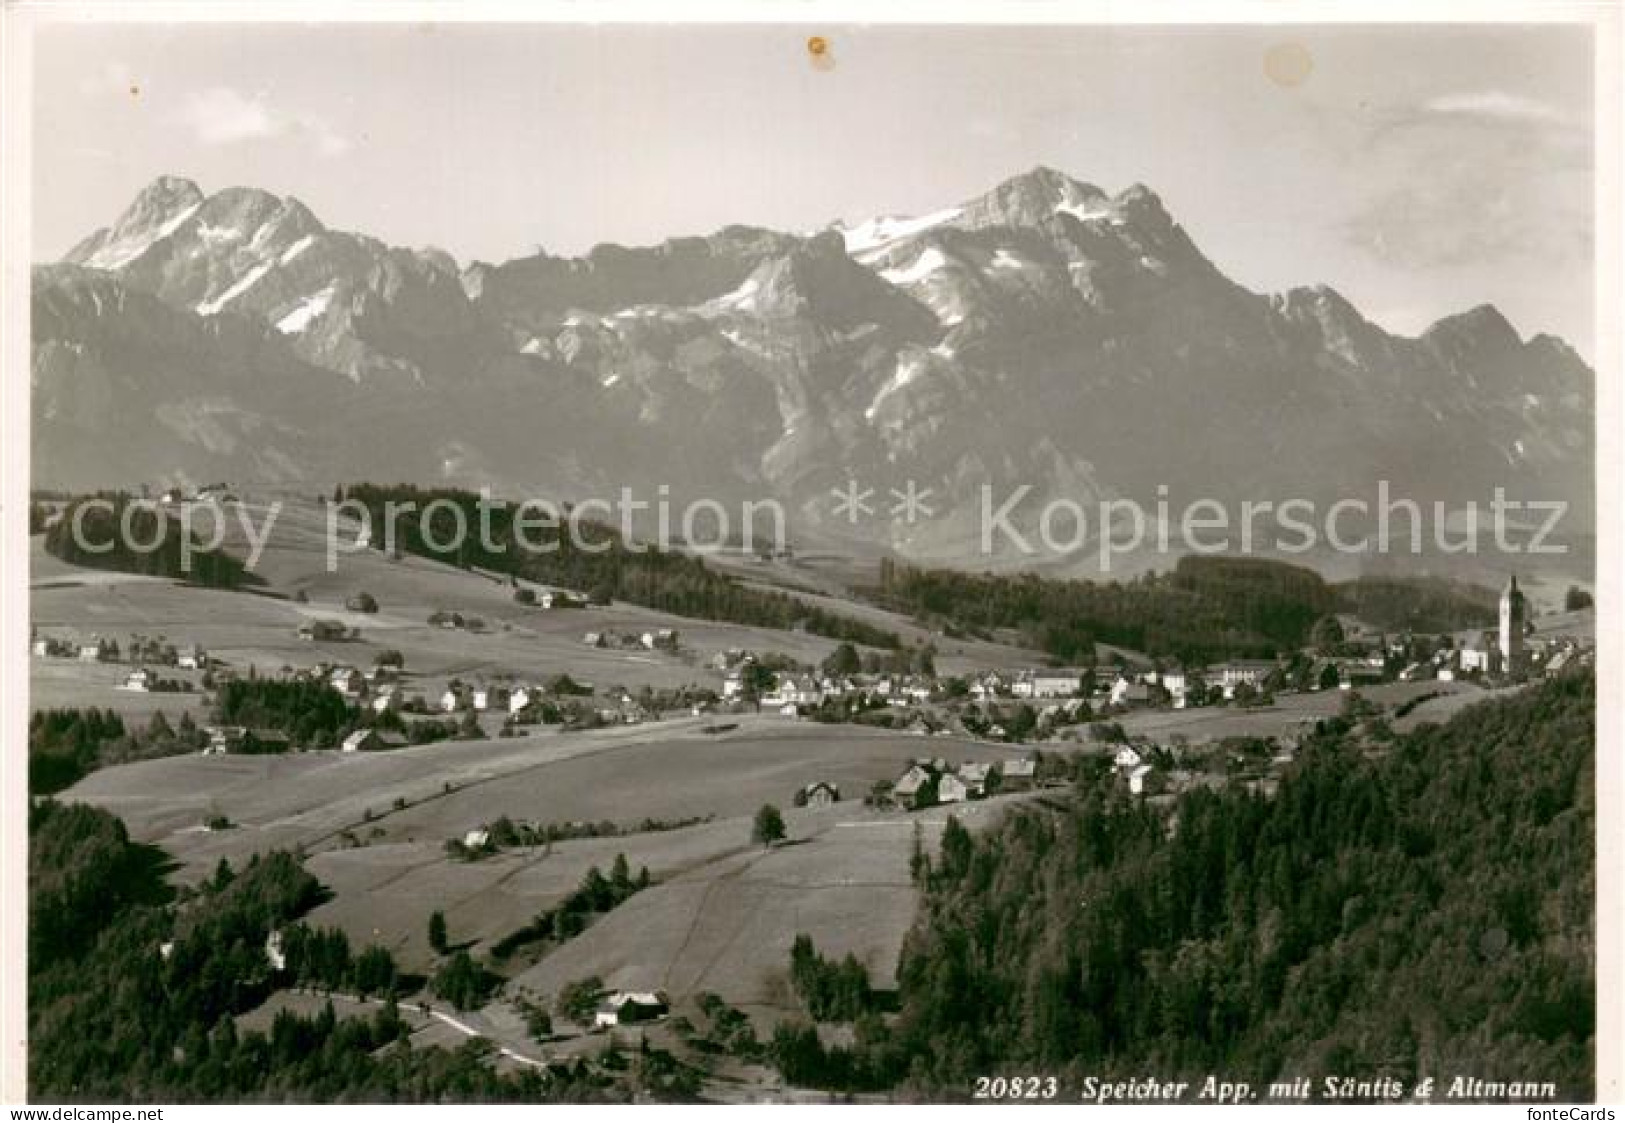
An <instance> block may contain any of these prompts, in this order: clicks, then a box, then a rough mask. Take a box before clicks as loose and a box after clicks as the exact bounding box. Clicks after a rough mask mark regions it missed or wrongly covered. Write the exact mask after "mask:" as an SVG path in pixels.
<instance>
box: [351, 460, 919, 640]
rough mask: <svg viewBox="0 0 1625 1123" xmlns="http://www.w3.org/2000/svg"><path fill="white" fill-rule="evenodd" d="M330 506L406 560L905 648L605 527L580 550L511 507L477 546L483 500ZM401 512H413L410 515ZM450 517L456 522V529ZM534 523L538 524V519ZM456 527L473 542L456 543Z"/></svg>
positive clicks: (393, 496)
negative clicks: (359, 519) (354, 515)
mask: <svg viewBox="0 0 1625 1123" xmlns="http://www.w3.org/2000/svg"><path fill="white" fill-rule="evenodd" d="M333 498H334V500H335V501H347V502H350V503H356V504H360V505H361V506H363V507H364V508H365V509H366V510H367V512H368V516H369V518H370V520H371V524H372V526H373V528H374V542H375V544H376V545H380V546H381V545H383V544H385V543H386V542H387V541H389V539H388V538H387V537H386V535H385V529H384V528H385V527H386V526H389V525H393V527H394V537H393V545H394V548H395V549H397V550H400V551H401V552H403V553H409V554H417V555H419V556H422V557H428V558H434V559H435V560H437V561H441V562H446V563H448V564H451V565H457V566H461V567H463V568H478V569H483V570H488V571H491V572H495V573H501V574H505V575H508V576H509V577H512V578H521V579H524V580H526V581H534V582H537V583H539V584H544V585H556V586H559V587H562V588H566V589H572V590H577V591H580V592H583V593H586V594H587V595H588V596H589V597H590V598H591V599H592V600H594V601H596V602H599V603H607V602H609V601H611V600H624V601H629V602H631V603H633V604H639V605H643V606H644V607H646V608H653V609H658V610H659V611H662V612H670V613H672V614H673V615H676V616H688V617H693V618H696V619H701V620H716V621H721V622H724V623H730V624H744V625H748V626H752V627H762V628H779V629H802V630H805V631H808V632H811V633H813V634H814V635H820V636H828V637H830V638H832V639H840V640H850V641H852V642H853V643H861V644H865V645H867V646H870V647H880V648H888V649H893V648H897V647H900V646H901V642H900V641H899V640H898V638H897V636H895V635H894V634H892V633H891V632H888V631H886V630H885V629H882V628H877V627H875V626H873V625H870V624H865V623H863V622H862V621H859V620H854V619H851V618H849V617H846V616H842V615H840V614H838V613H834V612H829V611H826V610H824V609H822V608H819V607H817V606H815V605H809V604H807V603H805V602H804V601H800V600H797V599H796V598H794V597H791V596H789V595H788V594H785V593H778V592H773V591H770V590H765V589H756V588H751V587H749V586H747V585H744V584H742V583H740V582H738V581H735V580H733V579H731V578H729V577H726V576H724V575H723V574H720V573H717V572H716V571H715V570H713V569H711V568H709V567H708V566H707V565H706V564H705V562H704V561H703V560H702V559H700V558H698V557H694V556H692V555H689V554H683V553H678V552H676V551H673V550H664V549H658V548H656V547H654V546H648V545H644V544H641V543H639V544H636V545H634V544H631V543H629V542H627V541H626V540H625V539H624V538H622V536H621V534H620V532H619V531H618V530H616V529H614V528H612V527H609V526H605V525H603V524H601V523H595V522H592V521H589V520H585V519H583V520H581V521H580V528H581V535H580V539H581V540H580V541H578V540H577V536H576V535H573V534H571V533H569V532H568V531H567V530H565V529H563V528H561V527H559V526H557V525H552V526H542V525H537V524H535V523H527V524H526V525H525V526H524V528H523V530H522V532H521V533H519V534H516V533H515V522H516V519H517V518H518V517H519V516H520V515H521V512H520V509H519V508H518V507H517V506H516V505H514V504H509V503H496V502H491V503H488V504H487V507H486V510H487V511H488V512H489V513H488V515H487V518H488V521H489V527H490V534H489V542H482V541H481V535H480V534H479V533H478V532H477V528H479V527H480V526H481V518H480V514H479V510H480V506H479V504H480V496H478V495H476V494H474V493H473V492H469V491H461V490H457V489H452V488H441V489H426V488H418V487H414V486H411V485H408V484H394V485H388V486H384V485H379V484H372V483H358V484H353V485H351V486H349V487H347V488H345V487H341V488H339V489H338V490H337V491H336V492H335V493H334V497H333ZM391 503H393V504H394V505H395V509H396V510H397V511H400V512H410V513H403V514H402V515H401V516H400V517H399V518H396V519H393V520H391V519H390V518H389V515H388V511H389V506H388V505H389V504H391ZM406 504H416V508H415V509H413V508H409V507H407V506H406ZM431 504H439V506H437V507H436V508H435V510H434V511H433V513H432V514H431V515H430V516H429V517H428V518H427V519H426V520H425V519H424V518H422V517H421V515H422V513H423V512H424V511H425V509H426V508H428V507H429V506H430V505H431ZM453 507H455V508H456V510H457V511H461V512H462V517H461V520H459V516H458V514H457V513H456V511H454V510H453V509H452V508H453ZM531 514H532V516H533V517H534V512H532V513H531ZM459 525H461V526H463V527H466V528H470V529H473V530H475V532H474V533H464V534H458V533H457V532H456V531H457V528H458V526H459ZM442 544H451V545H442Z"/></svg>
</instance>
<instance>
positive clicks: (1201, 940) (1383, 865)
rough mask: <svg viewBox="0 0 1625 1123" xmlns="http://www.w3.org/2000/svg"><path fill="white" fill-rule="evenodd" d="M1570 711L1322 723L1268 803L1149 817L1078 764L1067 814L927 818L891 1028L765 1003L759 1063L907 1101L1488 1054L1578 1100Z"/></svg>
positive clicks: (1210, 805)
mask: <svg viewBox="0 0 1625 1123" xmlns="http://www.w3.org/2000/svg"><path fill="white" fill-rule="evenodd" d="M1594 716H1595V685H1594V683H1593V681H1592V679H1591V678H1590V677H1589V675H1578V674H1577V675H1571V676H1568V677H1563V678H1560V679H1557V680H1554V681H1550V682H1547V683H1545V684H1542V685H1540V686H1538V687H1535V688H1532V689H1531V690H1529V691H1527V692H1525V693H1523V694H1521V695H1519V696H1517V697H1513V698H1510V699H1506V700H1499V701H1489V702H1485V703H1482V704H1480V705H1478V706H1475V707H1472V708H1469V709H1468V710H1466V711H1463V712H1462V713H1461V714H1459V715H1457V716H1456V717H1455V718H1453V719H1452V720H1451V721H1450V722H1449V723H1448V724H1446V725H1443V726H1437V725H1425V726H1422V727H1421V728H1419V729H1418V730H1416V731H1414V732H1411V733H1409V734H1405V735H1402V736H1398V737H1397V738H1394V739H1393V740H1391V741H1388V742H1386V743H1384V744H1382V745H1380V746H1378V745H1372V744H1368V743H1366V742H1364V741H1363V740H1362V739H1361V738H1360V734H1359V730H1360V726H1359V725H1358V724H1357V721H1356V718H1355V717H1353V716H1349V717H1338V718H1332V719H1328V720H1326V721H1325V722H1323V723H1322V724H1321V727H1320V728H1319V729H1318V730H1317V731H1316V733H1315V734H1314V735H1313V736H1311V737H1310V738H1309V739H1308V740H1307V741H1306V742H1305V744H1304V745H1303V746H1302V747H1301V748H1300V752H1299V756H1298V759H1297V761H1296V762H1295V764H1294V765H1293V766H1292V767H1291V768H1290V770H1289V771H1288V772H1287V773H1286V774H1285V775H1284V776H1283V778H1282V779H1281V782H1280V786H1279V789H1278V791H1277V792H1276V794H1275V795H1273V796H1265V795H1262V794H1259V793H1257V792H1255V791H1253V790H1251V789H1249V788H1247V787H1243V786H1235V787H1231V788H1226V789H1223V790H1220V791H1212V790H1207V789H1194V790H1191V791H1189V792H1186V793H1184V794H1182V795H1180V796H1179V797H1178V798H1177V800H1175V801H1174V803H1173V804H1172V806H1171V807H1169V808H1166V809H1164V808H1159V807H1157V806H1154V805H1151V804H1148V803H1147V802H1146V801H1144V800H1140V799H1135V798H1132V797H1130V796H1128V795H1127V794H1125V792H1124V791H1123V788H1122V785H1121V783H1120V782H1119V781H1118V779H1117V778H1116V777H1115V776H1113V775H1112V774H1111V771H1110V770H1109V769H1108V768H1106V767H1105V766H1104V765H1103V764H1099V765H1097V764H1092V763H1089V762H1087V760H1086V758H1080V763H1079V764H1078V766H1077V768H1078V771H1077V775H1076V783H1075V788H1074V792H1073V795H1072V796H1071V798H1070V799H1069V800H1068V801H1067V802H1066V803H1065V804H1064V805H1061V806H1060V807H1049V808H1037V809H1029V810H1023V811H1017V812H1014V813H1012V814H1011V815H1010V816H1008V817H1007V819H1006V820H1005V821H1004V822H1003V823H1002V824H1001V825H1000V826H998V827H996V828H994V829H992V830H990V831H988V832H986V833H984V834H981V835H972V834H971V833H969V832H968V831H966V830H964V829H963V827H962V826H960V825H959V824H958V823H957V822H951V823H950V825H949V826H948V829H947V830H946V831H945V833H944V836H943V839H942V844H941V847H940V850H939V853H938V854H937V855H936V856H935V857H928V856H923V855H922V856H921V858H920V859H919V860H917V861H916V863H915V868H916V870H917V874H918V878H919V881H920V884H921V886H922V888H923V890H924V898H925V899H924V905H923V909H922V913H921V917H920V920H919V921H918V923H917V925H916V927H915V929H914V930H913V932H912V933H911V934H910V936H909V937H908V940H907V942H906V945H905V948H904V951H903V955H902V960H901V964H900V968H899V992H900V993H899V1001H900V1012H899V1014H898V1015H897V1017H896V1020H895V1023H893V1024H890V1025H888V1024H885V1023H882V1022H880V1021H878V1020H877V1019H875V1018H874V1017H873V1016H871V1015H865V1014H859V1015H858V1016H857V1018H856V1020H855V1022H854V1025H855V1029H856V1031H857V1032H856V1033H855V1036H854V1040H853V1042H852V1044H850V1045H842V1046H829V1047H826V1046H825V1045H823V1044H822V1043H821V1042H820V1039H819V1037H818V1036H817V1034H816V1033H810V1032H809V1030H810V1029H811V1028H812V1027H811V1026H810V1025H808V1024H806V1023H797V1022H793V1021H792V1022H788V1023H786V1024H785V1026H783V1027H782V1028H781V1032H780V1033H778V1034H775V1037H774V1040H773V1044H772V1050H773V1053H774V1056H775V1058H776V1060H777V1061H778V1063H779V1064H780V1067H781V1070H782V1071H783V1072H784V1074H785V1076H786V1078H787V1079H791V1080H792V1081H795V1082H797V1083H809V1084H812V1085H813V1086H819V1087H828V1088H832V1089H844V1090H852V1089H858V1088H901V1089H906V1090H907V1091H909V1092H910V1093H912V1094H914V1095H918V1096H921V1097H927V1098H930V1097H936V1096H957V1095H962V1094H964V1093H965V1092H966V1081H967V1079H968V1074H975V1073H987V1072H998V1071H1036V1072H1045V1073H1054V1074H1056V1075H1057V1076H1059V1077H1061V1080H1062V1083H1063V1084H1065V1083H1067V1082H1068V1081H1069V1080H1072V1081H1075V1080H1077V1079H1081V1078H1082V1076H1084V1075H1086V1074H1089V1075H1096V1076H1101V1077H1103V1078H1129V1077H1133V1076H1136V1075H1143V1074H1144V1073H1145V1072H1147V1071H1153V1072H1157V1073H1160V1074H1165V1075H1166V1076H1167V1077H1169V1078H1195V1079H1196V1084H1197V1085H1199V1084H1200V1080H1201V1077H1202V1076H1203V1075H1204V1074H1206V1073H1213V1072H1218V1073H1225V1074H1228V1075H1229V1077H1230V1078H1232V1079H1240V1080H1249V1081H1251V1082H1252V1083H1253V1085H1254V1086H1255V1087H1265V1086H1267V1085H1268V1084H1269V1083H1270V1082H1271V1081H1272V1080H1278V1079H1283V1078H1284V1077H1286V1076H1291V1075H1298V1074H1308V1075H1311V1076H1316V1075H1326V1074H1340V1073H1351V1072H1353V1073H1362V1074H1370V1075H1388V1076H1391V1077H1393V1078H1395V1079H1397V1080H1400V1081H1403V1082H1405V1083H1406V1084H1407V1085H1413V1084H1414V1082H1415V1081H1416V1080H1417V1079H1419V1078H1420V1077H1423V1076H1427V1075H1432V1076H1440V1075H1442V1074H1449V1073H1452V1072H1474V1073H1480V1074H1498V1073H1499V1074H1512V1075H1514V1076H1517V1077H1520V1078H1528V1079H1539V1080H1542V1081H1552V1082H1555V1083H1556V1085H1557V1087H1558V1088H1559V1090H1560V1094H1561V1096H1562V1097H1563V1098H1564V1099H1566V1100H1588V1099H1590V1098H1591V1096H1592V1085H1593V1070H1592V1041H1593V1035H1594V1027H1595V1008H1594V999H1593V994H1594V967H1593V961H1592V948H1593V946H1594V942H1593V909H1594V897H1593V874H1594V857H1593V844H1594V833H1593V828H1594V823H1595V808H1594V801H1593V753H1594V732H1593V730H1594ZM798 961H799V962H801V963H802V964H803V966H802V968H801V973H802V974H803V975H807V974H808V973H809V968H808V967H807V966H806V964H807V963H808V962H809V960H808V958H807V955H806V951H805V949H803V951H802V954H801V956H800V957H799V959H796V958H794V957H793V962H792V973H793V974H795V973H796V972H797V968H796V965H795V964H796V962H798ZM826 971H827V966H826V967H821V968H819V970H818V971H816V972H812V975H813V976H814V977H817V976H822V975H823V974H824V973H825V972H826ZM821 985H827V984H821ZM802 989H803V993H804V994H813V993H817V992H816V991H815V990H810V989H808V988H807V987H803V988H802ZM808 1006H809V1014H812V1016H813V1017H814V1018H816V1017H817V1016H818V1015H817V1014H816V1013H815V1012H814V1011H813V1010H812V1009H811V1006H812V1003H808ZM824 1009H825V1012H826V1013H828V1014H830V1016H836V1015H839V1016H841V1017H842V1018H845V1017H848V1016H850V1015H851V1013H852V1008H851V1006H845V1007H842V1008H840V1009H838V1010H837V1009H834V1008H832V1007H830V1006H829V1005H828V1003H827V1000H825V1001H824ZM1317 1083H1318V1081H1317Z"/></svg>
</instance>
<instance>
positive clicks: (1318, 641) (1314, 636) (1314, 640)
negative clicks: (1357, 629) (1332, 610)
mask: <svg viewBox="0 0 1625 1123" xmlns="http://www.w3.org/2000/svg"><path fill="white" fill-rule="evenodd" d="M1345 638H1346V637H1345V636H1344V635H1343V625H1342V624H1341V623H1339V622H1338V619H1337V617H1335V616H1322V617H1321V618H1320V619H1319V620H1316V621H1315V626H1314V627H1313V628H1311V629H1310V630H1309V642H1310V644H1311V645H1313V646H1314V648H1315V650H1316V651H1319V652H1320V653H1321V654H1322V655H1334V654H1336V653H1337V651H1338V649H1339V648H1341V647H1342V646H1343V641H1344V639H1345Z"/></svg>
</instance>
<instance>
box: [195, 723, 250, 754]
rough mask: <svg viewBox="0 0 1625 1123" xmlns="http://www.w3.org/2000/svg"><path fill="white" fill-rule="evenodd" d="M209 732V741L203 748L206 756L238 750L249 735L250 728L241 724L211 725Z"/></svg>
mask: <svg viewBox="0 0 1625 1123" xmlns="http://www.w3.org/2000/svg"><path fill="white" fill-rule="evenodd" d="M207 733H208V734H209V743H208V745H207V746H205V747H204V749H203V755H204V756H218V755H220V754H221V753H231V752H236V751H237V750H238V749H239V748H240V747H242V743H243V740H244V738H246V737H247V736H248V730H246V729H244V728H243V727H242V726H240V725H211V726H209V727H208V729H207Z"/></svg>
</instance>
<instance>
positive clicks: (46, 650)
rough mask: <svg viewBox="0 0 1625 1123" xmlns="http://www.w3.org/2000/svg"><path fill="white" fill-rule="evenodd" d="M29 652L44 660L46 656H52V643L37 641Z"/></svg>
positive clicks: (46, 640) (45, 640) (44, 640)
mask: <svg viewBox="0 0 1625 1123" xmlns="http://www.w3.org/2000/svg"><path fill="white" fill-rule="evenodd" d="M29 650H30V651H32V652H33V653H34V654H35V655H37V656H38V657H39V658H41V659H44V658H45V657H46V656H48V655H50V654H51V641H50V640H48V639H37V640H35V641H34V642H33V644H32V645H31V646H30V647H29Z"/></svg>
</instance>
